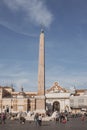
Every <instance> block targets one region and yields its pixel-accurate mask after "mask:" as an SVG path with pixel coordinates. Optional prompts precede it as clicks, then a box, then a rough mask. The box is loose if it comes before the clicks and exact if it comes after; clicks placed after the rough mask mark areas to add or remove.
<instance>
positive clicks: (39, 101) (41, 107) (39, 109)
mask: <svg viewBox="0 0 87 130" xmlns="http://www.w3.org/2000/svg"><path fill="white" fill-rule="evenodd" d="M35 99H36V110H35V113H40V114H46V110H45V108H46V105H45V103H46V102H45V100H46V98H45V96H36V98H35Z"/></svg>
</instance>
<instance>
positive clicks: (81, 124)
mask: <svg viewBox="0 0 87 130" xmlns="http://www.w3.org/2000/svg"><path fill="white" fill-rule="evenodd" d="M38 129H41V130H87V119H86V120H85V121H81V119H80V118H70V120H69V121H68V122H67V123H66V124H62V123H56V122H55V121H43V122H42V126H36V124H35V122H34V121H32V122H30V121H26V122H25V124H20V122H19V121H18V120H13V121H11V120H6V124H0V130H38Z"/></svg>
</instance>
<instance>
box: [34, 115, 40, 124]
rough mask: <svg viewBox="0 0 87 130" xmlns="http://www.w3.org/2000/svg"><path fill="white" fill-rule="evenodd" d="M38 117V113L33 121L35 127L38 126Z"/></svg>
mask: <svg viewBox="0 0 87 130" xmlns="http://www.w3.org/2000/svg"><path fill="white" fill-rule="evenodd" d="M38 117H39V115H38V113H36V114H35V116H34V121H35V124H36V126H37V124H38Z"/></svg>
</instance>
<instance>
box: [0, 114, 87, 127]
mask: <svg viewBox="0 0 87 130" xmlns="http://www.w3.org/2000/svg"><path fill="white" fill-rule="evenodd" d="M24 115H25V114H23V113H20V114H19V122H20V123H21V124H25V122H26V118H25V117H24ZM45 116H46V117H47V115H45ZM73 117H75V118H76V117H78V116H72V118H73ZM6 119H7V115H6V113H4V112H2V113H0V124H5V123H6ZM10 119H15V118H10ZM49 119H50V120H49V121H51V120H53V121H55V123H56V124H57V123H63V124H65V123H67V121H69V115H68V113H58V112H55V116H50V118H49ZM80 120H81V121H85V120H87V115H85V114H82V115H80ZM33 121H34V122H35V125H36V126H41V125H42V121H43V115H42V114H40V113H35V114H34V118H33Z"/></svg>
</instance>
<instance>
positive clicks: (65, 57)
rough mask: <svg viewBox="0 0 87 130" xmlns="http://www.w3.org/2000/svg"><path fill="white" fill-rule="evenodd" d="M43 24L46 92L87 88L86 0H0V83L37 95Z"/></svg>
mask: <svg viewBox="0 0 87 130" xmlns="http://www.w3.org/2000/svg"><path fill="white" fill-rule="evenodd" d="M41 25H43V26H44V31H45V63H46V65H45V70H46V72H45V73H46V77H45V78H46V85H45V86H46V88H50V87H51V86H52V85H53V83H54V82H55V81H56V82H58V83H59V85H60V86H62V87H64V88H73V87H74V86H75V87H76V88H78V89H80V88H82V89H83V88H87V0H0V85H2V86H6V85H12V84H13V86H14V88H15V89H16V90H20V88H21V86H23V87H24V90H25V91H37V86H38V77H37V76H38V55H39V35H40V30H41Z"/></svg>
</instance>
